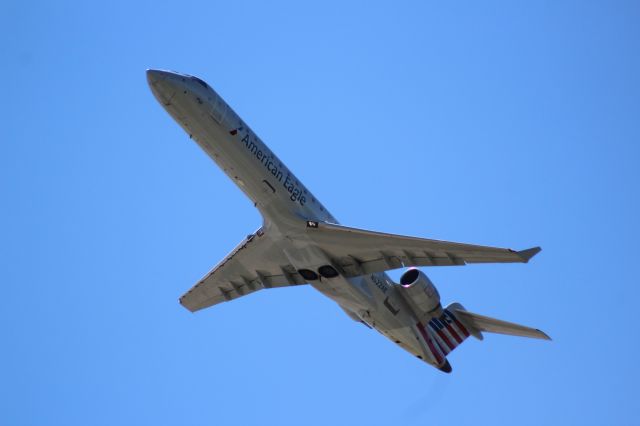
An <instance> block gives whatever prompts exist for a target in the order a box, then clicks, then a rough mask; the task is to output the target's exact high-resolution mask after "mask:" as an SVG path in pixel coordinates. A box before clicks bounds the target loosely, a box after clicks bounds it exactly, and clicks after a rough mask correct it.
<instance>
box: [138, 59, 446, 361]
mask: <svg viewBox="0 0 640 426" xmlns="http://www.w3.org/2000/svg"><path fill="white" fill-rule="evenodd" d="M148 79H149V83H150V85H151V87H152V90H153V92H154V95H155V96H156V97H157V99H158V100H159V101H160V102H161V103H162V105H163V106H164V108H165V109H166V110H167V112H169V114H170V115H171V116H172V117H173V118H174V119H175V120H176V121H177V122H178V123H179V124H180V125H181V126H182V128H183V129H184V130H185V131H186V132H187V133H188V134H189V136H190V137H191V138H192V139H194V140H195V141H196V142H197V143H198V144H199V145H200V147H201V148H202V149H203V150H204V151H205V152H206V153H207V154H208V155H209V157H211V159H213V160H214V161H215V162H216V164H218V166H220V168H222V170H223V171H224V172H225V173H226V174H227V176H229V178H231V180H233V181H234V182H235V183H236V184H237V185H238V187H239V188H240V189H241V190H242V191H243V192H244V193H245V194H246V195H247V197H249V199H251V201H252V202H253V203H254V205H255V206H256V207H257V208H258V210H259V211H260V213H261V214H262V216H263V218H264V224H263V230H264V232H265V235H266V236H268V237H269V238H271V239H272V240H273V241H274V243H275V244H276V245H277V246H278V247H279V248H280V249H281V250H282V251H283V252H284V253H285V255H286V256H287V258H288V259H289V260H290V261H291V264H292V265H294V266H295V267H296V268H298V269H302V268H304V269H311V270H315V269H316V268H318V267H319V266H321V265H326V264H328V263H330V259H328V258H327V256H326V255H325V254H324V253H323V252H322V251H321V250H319V249H318V248H317V247H316V246H315V245H314V243H313V242H311V241H309V240H307V239H305V236H304V234H301V233H300V231H299V229H300V226H299V225H300V223H301V222H304V221H321V222H329V223H338V222H337V220H336V219H335V218H334V217H333V216H332V215H331V213H329V211H328V210H327V209H326V208H325V207H324V206H323V205H322V203H321V202H320V201H319V200H318V199H317V198H316V197H314V196H313V194H312V193H311V192H310V191H309V190H308V189H307V188H306V187H305V186H304V184H302V182H300V181H299V180H298V179H297V178H296V177H295V175H294V174H293V173H292V172H291V171H290V170H289V169H288V168H287V166H285V165H284V164H283V163H282V162H281V161H280V160H279V159H278V157H277V156H276V155H275V154H274V153H273V152H272V151H271V150H270V149H269V148H268V147H267V146H266V145H265V144H264V143H263V142H262V141H261V140H260V138H258V136H257V135H256V134H255V133H254V132H253V131H252V130H251V129H250V127H249V126H248V125H247V124H246V123H244V122H243V121H242V120H241V119H240V117H238V115H237V114H236V113H235V112H234V111H233V109H231V107H229V105H227V103H226V102H225V101H224V100H223V99H222V98H221V97H220V96H219V95H218V94H217V93H216V92H215V91H214V90H213V89H212V88H211V87H209V86H208V85H207V84H206V83H204V82H203V81H202V80H200V79H197V78H195V77H192V76H188V75H183V74H178V73H174V72H168V71H156V70H153V71H151V70H150V71H149V72H148ZM310 284H311V285H312V286H313V287H314V288H315V289H317V290H318V291H320V292H321V293H322V294H324V295H326V296H327V297H329V298H331V299H333V300H334V301H336V302H337V303H338V304H339V305H340V306H341V307H342V308H343V309H344V310H345V311H346V312H347V314H348V315H349V316H351V317H352V318H353V319H355V320H358V321H362V322H364V323H365V324H367V325H369V326H371V327H373V328H375V329H377V330H378V331H380V332H381V333H382V334H383V335H385V336H386V337H388V338H389V339H391V340H392V341H394V342H395V343H397V344H399V345H400V346H401V347H403V348H404V349H406V350H407V351H409V352H411V353H412V354H414V355H416V356H419V357H421V359H423V360H424V361H426V362H428V363H430V364H433V365H437V362H436V360H435V359H434V358H433V355H432V354H431V353H430V352H429V351H425V350H424V349H423V347H422V346H421V345H420V343H419V342H418V337H417V336H416V334H415V332H414V331H413V329H412V327H411V325H412V324H415V323H416V318H415V315H414V313H413V312H412V311H411V309H410V308H409V307H408V306H407V304H406V302H405V301H404V299H403V298H402V297H401V295H400V294H399V293H398V291H397V289H396V284H394V283H393V281H392V280H391V279H390V278H389V277H388V276H387V275H386V274H384V273H377V274H369V275H363V276H360V277H356V278H345V277H343V276H341V275H339V276H337V277H335V278H332V279H330V280H326V279H325V280H318V281H312V282H310Z"/></svg>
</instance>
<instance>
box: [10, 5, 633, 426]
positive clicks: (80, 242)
mask: <svg viewBox="0 0 640 426" xmlns="http://www.w3.org/2000/svg"><path fill="white" fill-rule="evenodd" d="M301 3H302V4H301ZM530 3H531V2H517V3H516V2H507V1H504V2H500V1H498V2H492V1H489V2H476V1H469V2H456V3H450V2H444V3H443V2H414V3H409V2H393V4H392V3H391V2H389V3H388V4H382V3H378V2H364V1H362V2H331V1H324V2H317V3H315V4H312V3H310V2H293V1H292V2H289V3H286V2H191V1H185V2H165V1H157V0H154V1H146V2H118V1H116V2H102V3H100V4H98V3H96V2H66V1H62V2H25V1H16V0H8V1H3V2H2V3H1V4H0V35H1V40H2V51H1V57H0V61H1V63H2V67H0V77H1V78H2V82H3V84H2V98H1V99H2V103H0V117H2V118H1V119H0V123H1V125H0V195H1V204H0V223H1V225H0V226H1V228H0V229H1V234H0V241H1V243H2V244H0V273H1V274H2V275H1V276H2V297H1V298H0V324H1V325H0V337H1V343H0V345H1V346H0V425H2V426H5V425H6V426H19V425H65V426H70V425H111V426H112V425H141V424H145V425H146V424H148V425H267V424H268V425H271V424H273V425H299V424H309V425H328V424H338V425H365V424H366V425H425V424H433V425H437V424H461V425H477V424H491V425H513V424H524V425H539V424H563V425H565V424H570V425H603V424H616V425H637V424H640V414H638V409H637V403H638V399H639V397H640V392H639V391H638V383H639V380H640V366H639V364H638V358H639V356H640V350H639V347H638V346H639V343H638V339H639V337H640V336H639V333H638V321H639V319H640V318H639V315H638V311H637V305H638V303H639V302H638V299H639V297H640V290H639V280H638V267H637V265H638V251H637V247H638V240H639V238H640V233H639V226H638V217H639V216H640V205H639V200H638V198H639V192H640V191H639V183H640V172H639V164H640V148H639V143H640V25H639V24H638V23H639V22H640V6H639V4H638V2H633V1H630V2H623V1H611V2H609V1H601V2H587V1H575V2H571V1H546V2H543V1H540V2H533V3H534V4H530ZM149 67H153V68H167V69H174V70H178V71H181V72H186V73H190V74H193V75H197V76H199V77H201V78H203V79H205V80H206V81H207V82H209V83H210V84H211V86H213V87H214V88H215V89H216V90H217V91H218V92H219V93H220V94H221V95H222V96H223V97H224V98H225V99H226V100H227V102H228V103H229V104H230V105H231V106H232V107H233V108H235V109H236V111H237V112H238V113H239V114H240V116H241V117H243V118H244V120H245V121H246V122H247V123H249V124H250V125H251V126H252V128H253V129H254V130H255V131H256V132H257V133H258V135H260V137H261V138H262V139H263V140H264V141H265V142H266V143H267V144H268V145H269V147H270V148H271V149H272V150H273V151H274V152H276V153H277V155H278V156H279V157H280V158H281V159H282V160H283V161H284V162H285V163H286V164H287V165H288V167H289V168H290V169H291V170H293V171H294V172H295V173H296V175H297V176H298V177H299V178H300V179H301V180H302V181H303V182H304V183H305V185H306V186H307V187H308V188H309V189H311V190H312V191H313V192H314V194H315V195H316V196H317V197H318V198H320V199H321V200H322V201H323V203H324V204H325V205H326V206H328V207H329V209H330V210H331V211H332V213H333V214H334V215H335V216H336V217H337V218H338V219H339V220H340V221H341V222H342V223H343V224H345V225H350V226H356V227H363V228H368V229H376V230H382V231H386V232H392V233H401V234H407V235H416V236H423V237H431V238H439V239H447V240H453V241H464V242H472V243H478V244H487V245H497V246H507V247H513V248H516V249H524V248H528V247H531V246H535V245H540V246H542V247H543V251H542V253H540V254H539V255H538V256H537V257H536V258H535V259H534V260H533V261H532V262H531V263H529V264H527V265H520V264H518V265H475V266H466V267H461V268H458V267H451V268H440V269H437V268H425V271H426V273H427V274H428V275H429V276H430V277H431V278H432V280H433V281H434V282H435V283H436V285H437V286H438V288H439V290H440V293H441V295H442V298H443V301H444V302H445V303H449V302H451V301H460V302H462V303H463V304H465V306H466V307H467V308H469V309H470V310H473V311H476V312H479V313H483V314H487V315H491V316H495V317H498V318H502V319H506V320H511V321H516V322H521V323H524V324H527V325H532V326H535V327H539V328H541V329H542V330H544V331H546V332H547V333H549V334H550V335H551V336H552V337H553V339H554V341H553V342H544V341H537V340H528V339H521V338H512V337H506V336H498V335H487V336H486V339H485V341H483V342H478V341H476V340H474V339H470V340H468V341H466V342H465V343H464V344H463V345H462V346H461V347H460V348H458V349H457V350H456V351H455V352H454V353H452V354H451V356H450V361H451V364H452V365H453V373H452V374H450V375H446V374H443V373H441V372H439V371H437V370H435V369H433V368H431V367H429V366H428V365H426V364H424V363H422V362H420V361H418V360H417V359H415V358H414V357H412V356H411V355H409V354H408V353H405V352H404V351H402V350H401V349H399V348H398V347H396V346H395V345H394V344H392V343H391V342H389V341H387V340H386V339H385V338H383V337H382V336H381V335H378V334H377V333H376V332H374V331H372V330H369V329H367V328H365V327H364V326H362V325H361V324H357V323H355V322H353V321H351V320H350V319H349V318H348V317H347V316H346V315H345V314H344V313H343V312H342V311H341V310H340V309H339V308H338V307H337V306H336V305H335V304H334V303H333V302H332V301H331V300H329V299H327V298H324V297H323V296H322V295H321V294H320V293H317V292H316V291H315V290H313V289H312V288H311V287H308V286H302V287H297V288H293V289H278V290H272V291H263V292H259V293H257V294H254V295H251V296H249V297H246V298H243V299H241V300H237V301H234V302H233V303H229V304H223V305H220V306H217V307H215V308H213V309H209V310H205V311H202V312H199V313H197V314H190V313H189V312H187V311H186V310H185V309H184V308H182V307H181V306H180V305H179V304H178V297H179V296H180V295H181V294H182V293H183V292H185V291H186V290H187V289H188V288H190V287H191V286H192V285H193V284H194V283H195V282H196V281H197V280H198V279H199V278H200V277H201V276H202V275H204V274H205V273H206V272H207V271H208V270H209V269H210V268H211V267H212V266H213V265H215V264H216V263H217V262H218V261H219V260H220V259H221V258H222V257H224V256H225V254H226V253H227V252H228V251H229V250H231V249H232V248H233V247H234V246H235V244H236V243H238V242H239V241H240V240H241V239H242V238H243V237H244V236H245V235H246V234H247V233H249V232H252V231H254V230H255V229H256V228H257V227H258V226H259V225H260V217H259V214H258V212H257V211H256V210H255V209H254V208H253V207H252V205H251V203H250V202H248V201H247V199H245V198H244V196H243V194H242V193H241V192H240V191H239V190H238V189H237V188H236V187H235V186H234V185H233V184H232V183H231V182H230V181H229V180H228V178H227V177H226V176H225V175H224V174H223V173H222V172H221V171H220V170H219V169H218V168H217V166H216V165H215V164H214V163H213V162H212V161H211V160H209V158H208V157H207V156H206V155H205V154H204V153H203V152H202V151H201V150H200V149H199V148H198V146H197V145H196V144H195V143H193V142H192V141H190V140H189V138H188V136H187V135H186V134H185V133H184V132H183V131H182V130H181V129H180V128H179V127H178V125H177V124H176V123H175V122H173V120H172V119H171V118H170V117H169V116H168V114H167V113H166V112H165V111H164V110H163V109H162V108H161V106H160V105H159V104H158V103H157V102H156V100H155V99H154V97H153V96H152V94H151V92H150V90H149V88H148V86H147V82H146V78H145V69H146V68H149ZM398 275H399V273H398V272H396V273H394V275H393V276H394V277H397V276H398Z"/></svg>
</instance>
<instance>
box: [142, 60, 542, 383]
mask: <svg viewBox="0 0 640 426" xmlns="http://www.w3.org/2000/svg"><path fill="white" fill-rule="evenodd" d="M147 80H148V83H149V85H150V87H151V91H152V92H153V94H154V96H155V97H156V99H157V100H158V102H160V104H161V105H162V107H163V108H164V109H165V110H166V111H167V112H168V113H169V115H171V117H173V119H174V120H175V121H176V122H177V123H178V124H179V125H180V126H181V127H182V128H183V129H184V130H185V132H187V134H188V135H189V137H190V138H191V139H193V140H194V141H196V143H198V145H200V147H201V148H202V149H203V150H204V151H205V152H206V154H207V155H208V156H209V157H211V159H212V160H213V161H214V162H215V163H216V164H217V165H218V166H219V167H221V168H222V170H224V173H225V174H226V175H227V176H229V178H230V179H231V180H232V181H233V182H234V183H235V184H236V185H237V186H238V188H240V190H241V191H242V192H244V193H245V195H246V196H247V197H248V198H249V199H250V200H251V201H252V202H253V204H254V205H255V207H256V208H257V209H258V210H259V211H260V213H261V215H262V218H263V223H262V226H261V227H260V228H259V229H258V230H257V231H255V232H253V233H252V234H250V235H249V236H247V237H246V238H244V239H243V240H242V241H241V242H240V244H238V245H237V247H236V248H234V249H233V250H232V251H231V252H230V253H229V254H228V255H227V256H226V257H225V258H224V259H222V261H221V262H220V263H218V265H216V266H215V267H214V268H213V269H212V270H211V271H210V272H209V273H208V274H206V275H205V276H204V277H203V278H202V279H201V280H200V281H198V282H197V283H196V284H195V285H194V286H193V287H192V288H191V289H190V290H189V291H187V292H186V293H185V294H184V295H183V296H182V297H181V298H180V303H181V304H182V305H183V306H184V307H185V308H187V309H188V310H190V311H192V312H195V311H198V310H200V309H204V308H207V307H210V306H213V305H216V304H218V303H222V302H229V301H232V300H234V299H237V298H240V297H243V296H246V295H248V294H251V293H253V292H256V291H259V290H263V289H272V288H277V287H288V286H297V285H304V284H309V285H311V286H312V287H313V288H315V289H316V290H318V291H319V292H320V293H322V294H324V295H325V296H327V297H329V298H330V299H332V300H333V301H335V302H336V303H337V304H338V306H339V307H340V308H342V310H344V312H345V313H346V314H347V315H348V316H349V317H350V318H352V319H353V320H355V321H358V322H360V323H363V324H364V325H366V326H367V327H369V328H373V329H375V330H377V331H378V332H380V333H381V334H382V335H383V336H385V337H387V338H388V339H389V340H391V341H392V342H394V343H395V344H397V345H398V346H400V347H401V348H403V349H404V350H406V351H407V352H409V353H411V354H413V355H414V356H416V357H418V358H419V359H421V360H422V361H424V362H426V363H428V364H430V365H432V366H434V367H435V368H437V369H439V370H441V371H443V372H446V373H449V372H451V365H450V363H449V361H448V360H447V355H448V354H449V353H451V351H453V350H454V349H455V348H456V347H458V346H459V345H460V344H461V343H462V342H463V341H464V340H465V339H466V338H467V337H469V336H473V337H475V338H477V339H480V340H482V338H483V335H482V333H483V332H490V333H501V334H509V335H514V336H524V337H531V338H537V339H547V340H550V338H549V337H548V336H547V335H546V334H545V333H543V332H542V331H540V330H538V329H534V328H530V327H526V326H523V325H518V324H514V323H511V322H506V321H501V320H497V319H494V318H490V317H487V316H484V315H479V314H476V313H473V312H470V311H468V310H466V309H465V308H464V307H463V306H462V305H461V304H459V303H451V304H449V305H448V306H446V307H443V306H442V304H441V302H440V295H439V294H438V290H437V289H436V287H435V286H434V284H433V283H432V282H431V280H430V279H429V278H428V277H427V275H426V274H425V273H424V272H423V271H421V270H420V269H416V267H428V266H453V265H466V264H468V263H512V262H521V263H527V262H528V261H529V260H530V259H531V258H532V257H533V256H534V255H535V254H537V253H538V252H539V251H540V248H539V247H534V248H530V249H527V250H521V251H515V250H511V249H506V248H496V247H487V246H480V245H472V244H463V243H455V242H448V241H440V240H433V239H425V238H417V237H409V236H402V235H394V234H387V233H382V232H377V231H369V230H365V229H358V228H352V227H347V226H342V225H340V224H339V223H338V221H337V220H336V218H335V217H334V216H333V215H331V213H329V211H328V210H327V209H326V207H325V206H324V205H323V204H322V203H321V202H320V200H318V199H317V198H316V197H315V196H314V195H313V194H312V193H311V191H309V189H307V187H306V186H305V185H304V184H303V183H302V182H300V180H298V179H297V178H296V177H295V175H294V174H293V173H292V172H291V170H290V169H289V168H287V166H285V165H284V164H283V163H282V161H280V159H279V158H278V157H277V156H276V155H275V154H274V153H273V152H272V151H271V150H270V149H269V148H268V147H267V146H266V145H265V144H264V142H262V140H260V138H259V137H258V136H257V135H256V133H255V132H254V131H253V130H252V129H251V128H250V127H249V126H248V125H247V124H246V123H245V122H244V121H243V120H242V119H241V118H240V117H239V116H238V115H237V114H236V113H235V111H234V110H233V109H232V108H231V107H230V106H229V105H228V104H227V103H226V102H225V101H224V100H223V99H222V97H220V95H219V94H218V93H216V92H215V91H214V90H213V89H212V88H211V87H210V86H209V85H208V84H207V83H205V82H204V81H203V80H201V79H199V78H197V77H193V76H190V75H187V74H180V73H177V72H172V71H162V70H153V69H150V70H148V71H147ZM398 268H409V269H408V270H406V271H405V272H404V273H403V274H402V276H401V277H400V282H399V283H396V282H394V281H392V280H391V278H389V276H388V275H387V274H386V273H385V272H386V271H388V270H392V269H398Z"/></svg>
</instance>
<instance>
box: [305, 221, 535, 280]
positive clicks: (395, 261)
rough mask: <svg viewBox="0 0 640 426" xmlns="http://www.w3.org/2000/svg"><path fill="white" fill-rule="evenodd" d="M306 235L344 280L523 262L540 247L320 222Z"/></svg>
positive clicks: (315, 223) (308, 225) (310, 227)
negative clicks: (396, 272) (414, 269)
mask: <svg viewBox="0 0 640 426" xmlns="http://www.w3.org/2000/svg"><path fill="white" fill-rule="evenodd" d="M307 235H308V237H309V238H310V239H311V240H312V241H313V242H314V243H316V244H317V245H318V246H319V247H320V248H321V249H322V250H323V251H324V252H325V253H327V255H329V256H330V258H331V259H332V260H333V261H334V263H335V264H336V266H338V267H339V268H340V269H341V270H342V271H341V272H342V273H343V274H344V275H345V276H347V277H350V276H358V275H364V274H370V273H375V272H383V271H387V270H390V269H397V268H402V267H409V266H452V265H466V264H468V263H526V262H528V261H529V259H531V258H532V257H533V256H535V255H536V254H537V253H538V252H539V251H540V248H539V247H534V248H531V249H528V250H522V251H515V250H511V249H507V248H499V247H488V246H480V245H474V244H463V243H454V242H448V241H440V240H431V239H425V238H416V237H408V236H403V235H394V234H385V233H382V232H374V231H367V230H364V229H357V228H349V227H346V226H341V225H335V224H329V223H322V222H307Z"/></svg>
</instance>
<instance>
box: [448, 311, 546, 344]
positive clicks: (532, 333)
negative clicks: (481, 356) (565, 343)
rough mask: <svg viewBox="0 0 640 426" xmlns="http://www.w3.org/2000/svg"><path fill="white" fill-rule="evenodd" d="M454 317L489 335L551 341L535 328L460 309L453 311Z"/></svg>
mask: <svg viewBox="0 0 640 426" xmlns="http://www.w3.org/2000/svg"><path fill="white" fill-rule="evenodd" d="M455 314H456V316H457V317H458V318H459V319H460V320H461V321H462V322H463V323H464V324H465V325H467V326H469V328H471V329H475V330H478V331H487V332H489V333H499V334H508V335H511V336H522V337H531V338H534V339H544V340H551V338H550V337H549V336H547V335H546V334H545V333H544V332H542V331H540V330H538V329H537V328H531V327H526V326H524V325H520V324H514V323H512V322H507V321H502V320H499V319H495V318H491V317H487V316H484V315H479V314H474V313H473V312H469V311H465V310H462V309H456V310H455Z"/></svg>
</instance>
